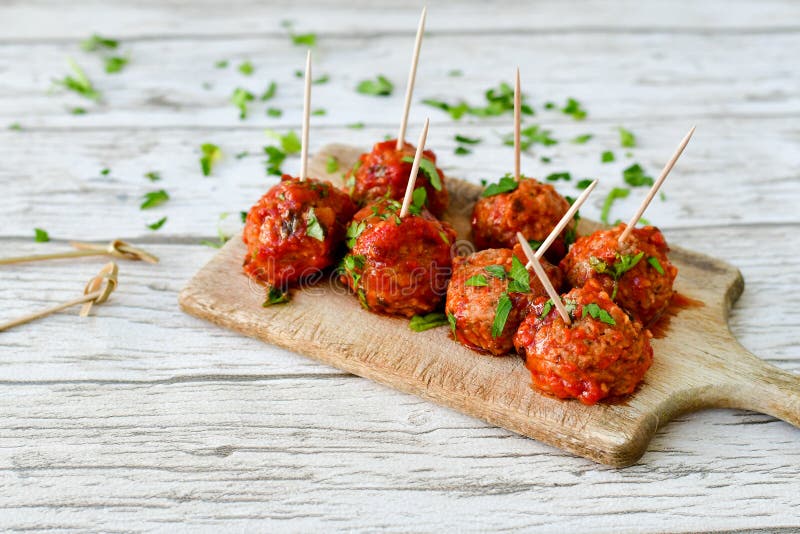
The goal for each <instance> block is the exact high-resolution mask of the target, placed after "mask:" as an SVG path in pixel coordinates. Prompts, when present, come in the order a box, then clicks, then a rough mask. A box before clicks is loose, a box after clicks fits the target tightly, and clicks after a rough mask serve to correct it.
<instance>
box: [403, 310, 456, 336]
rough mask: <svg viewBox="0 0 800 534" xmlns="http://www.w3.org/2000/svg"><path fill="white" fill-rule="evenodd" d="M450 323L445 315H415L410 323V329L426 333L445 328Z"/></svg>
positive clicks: (435, 313) (436, 313)
mask: <svg viewBox="0 0 800 534" xmlns="http://www.w3.org/2000/svg"><path fill="white" fill-rule="evenodd" d="M449 322H450V321H449V320H448V318H447V316H446V315H445V314H443V313H439V312H433V313H429V314H426V315H415V316H414V317H412V318H411V321H409V323H408V327H409V328H410V329H411V330H413V331H414V332H424V331H425V330H430V329H431V328H436V327H439V326H444V325H446V324H448V323H449Z"/></svg>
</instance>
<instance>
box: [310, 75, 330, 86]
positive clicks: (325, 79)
mask: <svg viewBox="0 0 800 534" xmlns="http://www.w3.org/2000/svg"><path fill="white" fill-rule="evenodd" d="M329 81H331V77H330V76H329V75H327V74H323V75H322V76H320V77H319V78H317V79H316V80H311V83H312V84H314V85H322V84H324V83H328V82H329Z"/></svg>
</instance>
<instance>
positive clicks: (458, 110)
mask: <svg viewBox="0 0 800 534" xmlns="http://www.w3.org/2000/svg"><path fill="white" fill-rule="evenodd" d="M526 98H527V97H526V95H524V94H523V95H522V106H521V109H520V111H521V113H522V114H523V115H533V114H534V111H533V108H532V107H531V106H530V105H529V104H527V103H526ZM484 99H485V100H486V102H485V104H484V105H482V106H473V105H470V104H469V103H468V102H466V101H465V100H460V101H458V102H457V103H455V104H450V103H448V102H444V101H442V100H436V99H433V98H426V99H424V100H423V101H422V103H423V104H425V105H427V106H431V107H434V108H437V109H440V110H442V111H444V112H446V113H448V114H449V115H450V117H451V118H452V119H453V120H459V119H461V117H463V116H464V115H467V114H469V115H472V116H474V117H481V118H485V117H496V116H499V115H502V114H504V113H511V112H513V111H514V89H513V88H512V87H511V85H509V84H507V83H505V82H501V83H500V84H499V85H498V86H497V87H492V88H489V89H487V90H486V91H485V92H484Z"/></svg>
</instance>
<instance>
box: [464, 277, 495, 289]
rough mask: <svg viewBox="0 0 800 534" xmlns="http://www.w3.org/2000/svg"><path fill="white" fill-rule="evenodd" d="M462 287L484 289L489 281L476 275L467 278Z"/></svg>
mask: <svg viewBox="0 0 800 534" xmlns="http://www.w3.org/2000/svg"><path fill="white" fill-rule="evenodd" d="M464 285H465V286H468V287H486V286H488V285H489V281H488V280H487V279H486V277H485V276H483V275H482V274H476V275H475V276H470V277H469V278H467V280H466V281H465V282H464Z"/></svg>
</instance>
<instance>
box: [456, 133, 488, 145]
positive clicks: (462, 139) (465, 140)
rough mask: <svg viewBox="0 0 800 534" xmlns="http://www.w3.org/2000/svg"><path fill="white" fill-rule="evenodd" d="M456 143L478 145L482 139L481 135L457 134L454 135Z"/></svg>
mask: <svg viewBox="0 0 800 534" xmlns="http://www.w3.org/2000/svg"><path fill="white" fill-rule="evenodd" d="M454 139H455V141H456V143H461V144H465V145H477V144H478V143H480V142H481V141H482V139H481V138H480V137H467V136H466V135H460V134H456V135H455V137H454Z"/></svg>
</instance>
